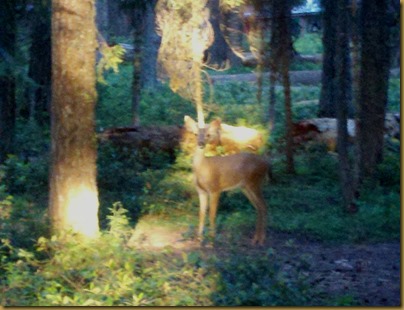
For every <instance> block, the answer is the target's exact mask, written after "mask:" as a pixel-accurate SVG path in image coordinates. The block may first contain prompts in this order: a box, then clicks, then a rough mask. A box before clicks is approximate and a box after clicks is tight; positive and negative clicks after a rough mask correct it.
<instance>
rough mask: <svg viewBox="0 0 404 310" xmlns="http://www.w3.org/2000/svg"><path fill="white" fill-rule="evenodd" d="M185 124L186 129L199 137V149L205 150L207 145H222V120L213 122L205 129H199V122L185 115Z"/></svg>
mask: <svg viewBox="0 0 404 310" xmlns="http://www.w3.org/2000/svg"><path fill="white" fill-rule="evenodd" d="M184 123H185V129H186V130H187V131H189V132H192V133H193V134H194V135H195V136H196V137H197V144H198V147H200V148H204V147H205V145H206V144H213V145H218V144H220V130H221V123H222V121H221V119H220V118H217V119H215V120H213V121H212V122H210V123H209V124H208V125H205V127H204V128H199V127H198V124H197V122H195V121H194V120H193V119H192V118H191V117H189V116H188V115H185V116H184Z"/></svg>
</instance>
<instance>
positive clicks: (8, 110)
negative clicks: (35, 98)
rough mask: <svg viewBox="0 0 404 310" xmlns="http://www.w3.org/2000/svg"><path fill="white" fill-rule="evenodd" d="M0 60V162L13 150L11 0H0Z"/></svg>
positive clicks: (13, 31)
mask: <svg viewBox="0 0 404 310" xmlns="http://www.w3.org/2000/svg"><path fill="white" fill-rule="evenodd" d="M0 20H1V21H2V24H3V25H2V30H1V31H0V60H1V62H2V63H4V64H5V72H4V73H3V74H2V75H1V76H0V164H2V163H4V161H5V160H6V159H7V155H8V154H10V153H12V152H13V142H14V131H15V117H16V101H15V76H14V71H13V68H12V66H13V61H14V54H15V44H16V9H15V3H14V1H11V0H3V1H0Z"/></svg>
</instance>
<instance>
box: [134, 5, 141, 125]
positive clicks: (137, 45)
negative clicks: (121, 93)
mask: <svg viewBox="0 0 404 310" xmlns="http://www.w3.org/2000/svg"><path fill="white" fill-rule="evenodd" d="M131 14H132V18H133V20H132V25H133V28H134V32H133V45H134V55H133V56H134V57H133V58H134V59H133V80H132V125H133V126H137V125H139V122H140V118H139V106H140V99H141V92H142V84H141V81H142V59H143V30H144V12H143V10H141V9H140V8H135V9H134V12H133V13H131Z"/></svg>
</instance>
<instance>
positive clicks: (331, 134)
mask: <svg viewBox="0 0 404 310" xmlns="http://www.w3.org/2000/svg"><path fill="white" fill-rule="evenodd" d="M337 126H338V123H337V119H335V118H313V119H305V120H302V121H300V122H297V123H294V124H293V141H294V143H295V145H297V146H302V145H304V144H306V143H308V142H315V143H323V144H325V145H326V146H327V149H328V150H329V151H332V152H334V151H336V147H337V137H338V134H337ZM347 129H348V138H349V141H350V142H353V141H354V138H355V132H356V128H355V121H354V120H353V119H348V120H347ZM384 134H385V138H386V139H397V140H400V113H387V114H386V117H385V122H384Z"/></svg>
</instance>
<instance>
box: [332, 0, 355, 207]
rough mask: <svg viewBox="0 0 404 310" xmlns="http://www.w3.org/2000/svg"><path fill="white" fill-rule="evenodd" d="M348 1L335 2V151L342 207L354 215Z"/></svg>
mask: <svg viewBox="0 0 404 310" xmlns="http://www.w3.org/2000/svg"><path fill="white" fill-rule="evenodd" d="M349 1H350V0H338V2H337V11H338V13H337V16H338V19H337V25H336V28H337V41H336V43H337V44H336V57H335V60H336V61H335V64H336V76H337V78H336V89H335V90H336V102H337V132H338V138H337V150H338V159H339V168H340V169H339V172H340V183H341V189H342V198H343V206H344V209H345V210H347V211H351V212H352V211H355V208H354V203H353V201H354V198H355V197H354V193H355V182H354V177H353V165H352V164H351V163H350V160H349V152H348V145H349V141H348V138H349V135H348V128H347V120H348V114H349V113H348V107H349V105H350V101H351V98H350V96H349V89H350V83H351V82H350V81H351V72H350V67H351V62H350V55H349V33H348V32H349V30H348V20H349Z"/></svg>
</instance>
